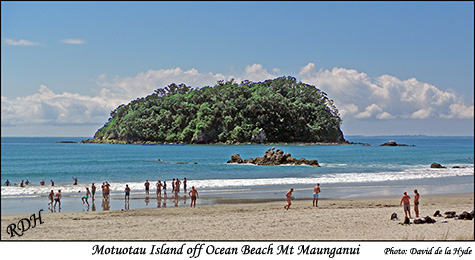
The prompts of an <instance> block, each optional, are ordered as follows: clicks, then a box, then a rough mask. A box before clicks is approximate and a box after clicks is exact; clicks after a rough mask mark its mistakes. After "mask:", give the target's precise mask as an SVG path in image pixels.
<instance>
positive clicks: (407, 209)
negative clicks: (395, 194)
mask: <svg viewBox="0 0 475 260" xmlns="http://www.w3.org/2000/svg"><path fill="white" fill-rule="evenodd" d="M410 199H411V197H409V195H407V192H404V196H402V199H401V203H399V206H401V205H402V203H404V214H405V215H406V217H407V214H408V213H409V218H412V217H411V203H410V201H409V200H410Z"/></svg>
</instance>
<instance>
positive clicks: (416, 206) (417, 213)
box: [414, 190, 420, 218]
mask: <svg viewBox="0 0 475 260" xmlns="http://www.w3.org/2000/svg"><path fill="white" fill-rule="evenodd" d="M414 193H415V194H416V195H414V212H416V218H418V217H419V197H420V195H419V193H418V192H417V190H414Z"/></svg>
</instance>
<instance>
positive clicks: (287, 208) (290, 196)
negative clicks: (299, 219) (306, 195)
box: [284, 188, 294, 210]
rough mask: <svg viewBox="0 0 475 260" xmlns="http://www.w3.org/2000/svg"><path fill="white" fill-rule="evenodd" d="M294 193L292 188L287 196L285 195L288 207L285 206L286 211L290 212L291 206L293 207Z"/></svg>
mask: <svg viewBox="0 0 475 260" xmlns="http://www.w3.org/2000/svg"><path fill="white" fill-rule="evenodd" d="M293 191H294V189H293V188H291V189H290V190H289V191H288V192H287V193H286V194H285V200H287V205H285V206H284V209H286V210H289V208H290V205H292V202H291V198H292V192H293Z"/></svg>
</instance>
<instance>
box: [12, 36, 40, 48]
mask: <svg viewBox="0 0 475 260" xmlns="http://www.w3.org/2000/svg"><path fill="white" fill-rule="evenodd" d="M5 43H6V44H7V45H14V46H33V45H39V44H40V43H39V42H32V41H27V40H23V39H21V40H18V41H15V40H12V39H8V38H6V39H5Z"/></svg>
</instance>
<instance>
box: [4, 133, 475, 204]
mask: <svg viewBox="0 0 475 260" xmlns="http://www.w3.org/2000/svg"><path fill="white" fill-rule="evenodd" d="M84 139H87V138H86V137H84V138H78V137H74V138H65V137H58V138H53V137H51V138H25V137H2V138H1V141H2V142H1V181H2V187H1V199H2V212H23V211H24V212H30V211H32V210H33V209H35V208H38V207H39V206H38V203H41V206H44V205H45V204H46V203H47V200H48V199H47V195H48V193H49V191H50V190H51V189H54V190H55V192H56V190H57V189H61V190H62V193H63V197H64V198H65V200H63V201H64V205H63V206H62V210H63V211H75V210H86V209H85V208H83V206H82V203H81V197H82V195H84V194H85V187H86V186H88V187H90V185H91V183H95V184H96V186H98V191H97V193H99V194H96V197H97V196H99V197H100V196H101V195H100V185H101V184H102V183H103V182H106V181H107V182H109V183H110V184H111V190H112V200H111V203H112V205H110V209H120V208H124V203H122V202H123V190H124V188H125V185H126V184H128V185H129V186H130V187H131V189H132V193H131V197H132V201H133V202H132V203H131V205H130V207H131V208H144V207H157V206H160V207H161V206H163V204H161V203H163V202H165V203H166V202H167V200H164V201H163V200H162V201H159V200H156V197H155V196H154V194H155V183H156V182H157V180H161V181H162V182H163V181H166V182H167V184H168V190H170V188H171V180H172V178H178V179H180V180H181V181H182V180H183V178H185V177H186V178H187V180H188V187H191V186H195V187H196V188H197V189H198V191H199V192H200V200H199V203H201V204H212V203H224V202H228V203H229V202H232V201H233V200H241V199H258V200H274V199H275V200H278V199H282V198H283V197H284V194H285V192H286V191H287V190H288V189H289V188H290V187H292V188H294V189H295V190H296V191H295V193H294V194H295V197H296V198H299V199H309V198H311V194H312V188H313V186H315V184H316V183H320V184H321V188H322V193H321V197H323V198H336V199H338V198H358V197H373V196H399V195H401V194H402V192H403V191H408V192H410V193H412V190H413V189H415V188H417V189H418V190H419V192H420V193H421V195H422V194H447V193H462V192H473V180H474V161H473V157H474V139H473V137H428V136H382V137H363V136H347V137H346V139H347V140H349V141H351V142H361V143H367V144H370V146H363V145H277V144H276V145H112V144H82V143H79V142H80V141H81V140H84ZM389 140H395V141H396V142H397V143H402V144H409V145H415V146H413V147H412V146H411V147H382V146H379V145H380V144H383V143H385V142H387V141H389ZM61 141H72V142H75V143H62V142H61ZM272 147H275V148H276V149H279V148H280V149H282V150H283V151H284V152H285V153H290V154H291V155H292V156H293V157H296V158H306V159H309V160H314V159H316V160H318V161H319V163H320V165H321V167H312V166H290V165H284V166H255V165H242V164H240V165H237V164H227V163H226V162H227V161H228V160H230V158H231V155H233V154H236V153H238V154H240V155H241V157H242V158H243V159H249V158H251V157H252V158H254V157H257V156H263V154H264V153H265V151H266V150H267V149H269V148H272ZM433 162H437V163H440V164H442V165H444V166H446V167H447V168H446V169H431V168H430V165H431V164H432V163H433ZM454 166H458V167H460V168H453V167H454ZM72 177H78V180H79V185H72V184H73V182H74V181H73V179H72ZM7 179H8V180H9V181H10V182H11V183H12V186H9V187H6V186H4V183H5V181H6V180H7ZM26 179H28V180H29V182H30V184H29V185H28V186H26V187H24V188H22V187H19V185H14V184H19V183H20V182H21V181H22V180H26ZM41 180H44V181H45V183H46V184H45V186H40V185H39V182H40V181H41ZM51 180H54V183H55V186H54V187H51ZM145 180H149V182H150V183H151V192H150V195H149V196H145V192H144V182H145ZM188 189H189V188H188ZM181 195H182V196H181V198H182V199H183V202H182V201H181V199H180V201H179V203H177V202H176V201H174V202H171V201H168V202H169V203H170V205H175V206H182V205H185V204H186V197H185V196H184V193H183V192H182V193H181ZM134 199H135V200H136V201H134ZM151 201H152V202H153V203H152V202H151ZM155 202H156V203H155ZM96 203H98V202H97V199H96ZM96 208H97V209H98V210H103V209H104V207H103V208H102V209H101V207H99V206H97V207H96ZM106 208H109V207H106ZM87 210H89V208H87Z"/></svg>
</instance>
